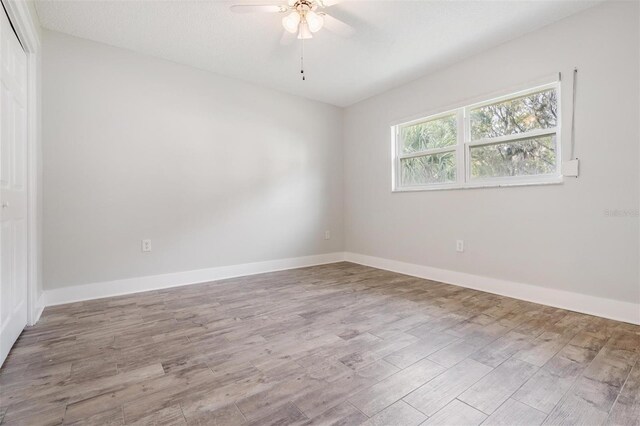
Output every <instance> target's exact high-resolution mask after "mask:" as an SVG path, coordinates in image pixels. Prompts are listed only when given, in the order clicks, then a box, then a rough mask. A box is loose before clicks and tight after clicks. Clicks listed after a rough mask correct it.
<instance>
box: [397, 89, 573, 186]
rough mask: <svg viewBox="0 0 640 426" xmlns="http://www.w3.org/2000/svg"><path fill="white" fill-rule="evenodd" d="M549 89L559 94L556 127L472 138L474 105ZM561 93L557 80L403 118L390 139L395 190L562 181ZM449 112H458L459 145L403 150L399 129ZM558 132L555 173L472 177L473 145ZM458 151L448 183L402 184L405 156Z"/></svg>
mask: <svg viewBox="0 0 640 426" xmlns="http://www.w3.org/2000/svg"><path fill="white" fill-rule="evenodd" d="M549 89H554V90H555V91H556V95H557V110H558V122H557V126H556V127H553V128H549V129H535V130H530V131H528V132H524V133H516V134H512V135H506V136H500V137H495V138H484V139H478V140H474V141H472V140H471V123H470V112H471V110H473V109H475V108H479V107H482V106H485V105H491V104H494V103H499V102H502V101H505V100H509V99H513V98H518V97H522V96H526V95H529V94H532V93H537V92H541V91H545V90H549ZM561 110H562V108H561V96H560V81H554V82H551V83H547V84H542V85H537V86H535V87H530V88H527V89H525V90H519V91H516V92H510V93H508V94H506V95H501V96H498V97H493V98H491V99H487V100H484V101H481V102H475V103H471V104H467V105H463V106H460V107H458V108H454V109H448V110H447V111H444V112H439V113H437V114H432V115H428V116H426V117H421V118H418V119H412V120H410V121H404V122H401V123H398V124H394V125H392V126H391V141H392V151H391V156H392V191H393V192H408V191H431V190H442V189H465V188H487V187H501V186H522V185H547V184H557V183H562V174H561V165H562V155H561V147H562V143H561V134H562V132H561V123H562V119H561ZM450 115H456V119H457V125H458V135H457V136H458V139H457V144H456V145H451V146H450V147H445V148H434V149H427V150H424V151H419V152H412V153H410V154H403V153H402V146H403V144H402V138H401V132H400V130H401V129H402V128H403V127H406V126H411V125H415V124H418V123H422V122H425V121H431V120H437V119H438V118H443V117H447V116H450ZM549 135H552V136H553V135H555V148H556V169H555V171H554V172H553V173H549V174H543V175H529V176H501V177H488V178H474V179H472V178H471V161H470V160H471V148H472V147H475V146H486V145H494V144H498V143H504V142H510V141H515V140H521V139H528V138H532V137H536V136H549ZM452 151H455V153H456V181H455V182H446V183H430V184H424V185H405V186H402V185H401V173H402V167H401V163H400V161H401V160H403V159H405V158H412V157H421V156H424V155H430V154H438V153H442V152H452Z"/></svg>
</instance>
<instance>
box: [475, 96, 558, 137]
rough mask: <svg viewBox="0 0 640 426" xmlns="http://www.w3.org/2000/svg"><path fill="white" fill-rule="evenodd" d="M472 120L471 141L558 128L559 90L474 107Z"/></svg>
mask: <svg viewBox="0 0 640 426" xmlns="http://www.w3.org/2000/svg"><path fill="white" fill-rule="evenodd" d="M470 119H471V139H472V140H477V139H483V138H494V137H497V136H505V135H513V134H517V133H524V132H528V131H530V130H535V129H548V128H551V127H556V125H557V120H558V100H557V97H556V91H555V89H551V90H545V91H543V92H538V93H532V94H530V95H526V96H522V97H519V98H514V99H510V100H508V101H502V102H498V103H495V104H492V105H485V106H483V107H479V108H476V109H472V110H471V115H470Z"/></svg>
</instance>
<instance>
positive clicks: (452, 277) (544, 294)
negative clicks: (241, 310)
mask: <svg viewBox="0 0 640 426" xmlns="http://www.w3.org/2000/svg"><path fill="white" fill-rule="evenodd" d="M341 261H348V262H353V263H358V264H361V265H366V266H371V267H373V268H378V269H385V270H387V271H393V272H398V273H401V274H406V275H411V276H414V277H419V278H425V279H428V280H433V281H439V282H443V283H447V284H453V285H457V286H460V287H466V288H472V289H475V290H480V291H486V292H488V293H494V294H499V295H502V296H507V297H512V298H514V299H521V300H526V301H529V302H534V303H540V304H542V305H548V306H554V307H557V308H562V309H568V310H571V311H576V312H582V313H585V314H589V315H596V316H600V317H604V318H610V319H613V320H617V321H624V322H628V323H632V324H639V325H640V304H638V303H631V302H623V301H619V300H613V299H606V298H602V297H595V296H589V295H585V294H580V293H573V292H569V291H564V290H555V289H551V288H547V287H540V286H535V285H530V284H522V283H517V282H513V281H506V280H501V279H497V278H490V277H483V276H479V275H473V274H467V273H464V272H456V271H450V270H446V269H439V268H432V267H429V266H423V265H416V264H413V263H406V262H400V261H397V260H390V259H383V258H380V257H373V256H366V255H362V254H357V253H350V252H347V253H343V252H335V253H327V254H320V255H315V256H305V257H295V258H289V259H278V260H268V261H264V262H255V263H243V264H239V265H231V266H220V267H216V268H207V269H198V270H194V271H184V272H175V273H170V274H162V275H151V276H145V277H138V278H127V279H122V280H115V281H104V282H97V283H91V284H84V285H77V286H71V287H63V288H58V289H53V290H47V291H45V293H44V294H43V296H41V298H40V300H39V312H38V317H39V316H40V314H41V313H42V309H43V308H44V306H45V302H46V306H53V305H60V304H64V303H72V302H80V301H83V300H92V299H100V298H103V297H112V296H121V295H125V294H132V293H140V292H143V291H150V290H158V289H163V288H170V287H179V286H183V285H189V284H197V283H203V282H208V281H215V280H221V279H225V278H234V277H240V276H245V275H254V274H261V273H265V272H274V271H282V270H286V269H294V268H303V267H306V266H314V265H323V264H328V263H335V262H341ZM43 298H44V302H43V301H42V300H43Z"/></svg>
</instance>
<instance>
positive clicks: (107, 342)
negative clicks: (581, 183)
mask: <svg viewBox="0 0 640 426" xmlns="http://www.w3.org/2000/svg"><path fill="white" fill-rule="evenodd" d="M639 359H640V327H639V326H634V325H630V324H625V323H620V322H615V321H611V320H606V319H602V318H597V317H592V316H588V315H582V314H578V313H574V312H569V311H565V310H562V309H556V308H550V307H546V306H541V305H536V304H532V303H527V302H522V301H518V300H514V299H509V298H506V297H501V296H496V295H492V294H488V293H482V292H479V291H474V290H468V289H464V288H460V287H456V286H451V285H445V284H441V283H436V282H431V281H427V280H422V279H417V278H412V277H408V276H404V275H400V274H395V273H391V272H385V271H380V270H376V269H372V268H368V267H364V266H359V265H354V264H350V263H338V264H333V265H325V266H317V267H311V268H304V269H297V270H290V271H283V272H275V273H270V274H262V275H254V276H251V277H244V278H237V279H228V280H223V281H218V282H213V283H207V284H201V285H192V286H186V287H181V288H174V289H168V290H162V291H153V292H148V293H141V294H136V295H131V296H123V297H114V298H109V299H101V300H95V301H89V302H82V303H74V304H69V305H64V306H56V307H51V308H47V309H46V311H45V312H44V314H43V316H42V319H41V320H40V322H39V323H38V324H37V325H36V326H35V327H32V328H29V329H27V330H25V331H24V333H23V334H22V336H21V337H20V338H19V340H18V342H17V344H16V346H15V348H14V349H13V350H12V352H11V353H10V355H9V357H8V359H7V361H6V363H5V365H4V366H3V368H2V370H0V386H1V387H2V391H1V395H0V419H2V421H3V422H4V423H6V424H28V425H40V424H60V423H65V424H72V423H76V424H123V423H124V424H131V423H135V424H184V423H189V424H212V425H244V424H255V425H274V424H278V425H290V424H314V425H316V424H317V425H320V424H322V425H337V424H340V425H358V424H367V425H417V424H425V425H438V424H440V425H443V424H447V425H477V424H483V425H489V424H491V425H497V424H502V425H538V424H574V425H598V424H621V425H622V424H624V425H639V424H640V363H639Z"/></svg>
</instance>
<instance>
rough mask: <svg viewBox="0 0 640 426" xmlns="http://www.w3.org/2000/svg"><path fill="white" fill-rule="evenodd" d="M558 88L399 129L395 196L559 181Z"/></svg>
mask: <svg viewBox="0 0 640 426" xmlns="http://www.w3.org/2000/svg"><path fill="white" fill-rule="evenodd" d="M558 89H559V88H558V84H557V83H553V84H548V85H545V86H541V87H537V88H534V89H530V90H526V91H523V92H519V93H515V94H512V95H508V96H504V97H501V98H498V99H492V100H490V101H487V102H482V103H478V104H473V105H468V106H465V107H461V108H458V109H456V110H453V111H448V112H445V113H442V114H438V115H433V116H430V117H426V118H423V119H419V120H414V121H411V122H408V123H402V124H398V125H396V126H393V128H392V130H393V132H392V134H393V139H394V154H395V155H394V157H395V158H394V172H393V174H394V176H393V182H394V185H393V186H394V190H399V191H405V190H421V189H437V188H467V187H478V186H500V185H517V184H532V183H553V182H560V179H561V176H560V171H559V170H560V168H559V159H560V156H559V140H558V139H559V124H560V122H559V99H558Z"/></svg>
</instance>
